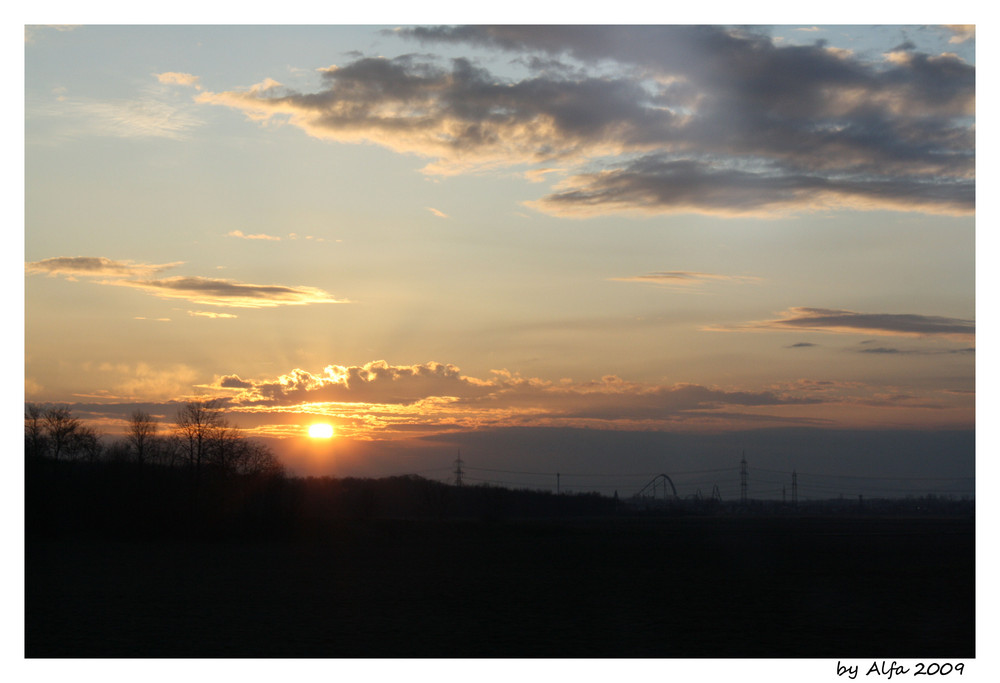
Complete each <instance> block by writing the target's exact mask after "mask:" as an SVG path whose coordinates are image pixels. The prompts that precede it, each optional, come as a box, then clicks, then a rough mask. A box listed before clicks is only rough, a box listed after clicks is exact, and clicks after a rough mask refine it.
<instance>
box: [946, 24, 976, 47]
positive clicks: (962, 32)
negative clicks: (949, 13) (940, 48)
mask: <svg viewBox="0 0 1000 683" xmlns="http://www.w3.org/2000/svg"><path fill="white" fill-rule="evenodd" d="M945 28H946V29H948V30H949V31H951V32H952V34H953V35H952V36H951V38H949V39H948V42H949V43H965V42H968V41H970V40H975V39H976V25H975V24H949V25H947V26H945Z"/></svg>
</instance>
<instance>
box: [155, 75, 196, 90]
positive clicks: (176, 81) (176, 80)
mask: <svg viewBox="0 0 1000 683" xmlns="http://www.w3.org/2000/svg"><path fill="white" fill-rule="evenodd" d="M156 80H158V81H159V82H160V83H165V84H168V85H184V86H189V87H192V88H195V89H197V90H201V85H200V83H199V80H200V79H199V78H198V77H197V76H194V75H192V74H186V73H179V72H176V71H167V72H164V73H161V74H156Z"/></svg>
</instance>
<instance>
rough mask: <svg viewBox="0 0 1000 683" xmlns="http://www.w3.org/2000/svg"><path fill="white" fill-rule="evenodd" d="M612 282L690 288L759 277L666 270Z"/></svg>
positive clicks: (752, 280) (756, 279)
mask: <svg viewBox="0 0 1000 683" xmlns="http://www.w3.org/2000/svg"><path fill="white" fill-rule="evenodd" d="M610 279H611V281H613V282H641V283H644V284H653V285H664V286H668V287H682V288H691V287H699V286H701V285H704V284H706V283H709V282H759V281H760V278H758V277H754V276H752V275H720V274H718V273H699V272H696V271H689V270H667V271H659V272H655V273H647V274H645V275H633V276H632V277H613V278H610Z"/></svg>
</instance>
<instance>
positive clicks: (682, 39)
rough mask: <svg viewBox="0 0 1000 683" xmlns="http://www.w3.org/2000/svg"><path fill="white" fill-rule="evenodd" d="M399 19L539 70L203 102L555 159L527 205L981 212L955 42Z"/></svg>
mask: <svg viewBox="0 0 1000 683" xmlns="http://www.w3.org/2000/svg"><path fill="white" fill-rule="evenodd" d="M393 34H394V35H396V36H402V37H404V38H411V39H414V40H418V41H421V42H423V43H428V44H466V45H473V46H476V47H479V48H486V49H493V50H498V51H505V52H510V53H514V54H516V55H517V56H518V58H519V63H521V64H522V65H524V66H526V67H527V68H528V69H532V70H534V71H533V73H532V75H530V76H526V77H523V78H518V79H505V78H502V77H500V76H498V75H496V74H494V73H491V72H489V71H488V70H487V69H485V68H483V67H481V66H478V65H477V64H474V63H472V62H471V61H469V60H466V59H461V58H459V59H453V60H451V62H450V63H443V62H442V61H440V60H437V59H435V58H433V57H432V56H427V55H421V56H418V55H405V56H402V57H397V58H395V59H386V58H367V57H361V58H358V59H355V60H354V61H351V62H349V63H347V64H344V65H341V66H331V67H326V68H323V69H320V70H319V74H320V78H321V79H322V83H321V84H320V85H319V87H318V88H317V90H316V91H314V92H309V93H302V92H298V91H295V90H292V89H289V88H284V87H282V86H281V85H280V84H279V83H277V82H276V81H274V80H272V79H268V80H266V81H264V82H262V83H260V84H258V85H256V86H253V87H250V88H247V89H243V90H229V91H221V92H209V91H204V92H202V93H200V94H199V95H198V98H197V99H198V101H199V102H202V103H206V104H215V105H220V106H227V107H231V108H235V109H238V110H241V111H243V112H245V113H246V114H247V115H248V116H249V117H250V118H252V119H254V120H256V121H262V122H263V121H283V122H287V123H289V124H291V125H294V126H297V127H300V128H302V129H303V130H304V131H306V132H307V133H308V134H309V135H312V136H315V137H318V138H324V139H330V140H336V141H339V142H373V143H376V144H379V145H383V146H385V147H388V148H390V149H393V150H395V151H398V152H403V153H413V154H417V155H421V156H423V157H425V158H428V159H429V160H430V163H429V164H428V166H427V168H426V170H427V171H428V172H435V173H456V172H460V171H464V170H468V169H483V168H490V167H495V166H514V165H527V166H532V167H536V168H538V169H547V168H550V167H551V166H552V163H553V162H557V164H558V166H559V167H561V168H564V169H567V172H568V173H569V175H568V177H566V178H564V179H563V180H562V182H561V183H559V184H558V185H557V187H556V188H555V191H554V192H553V193H551V194H549V195H547V196H545V197H542V198H541V199H539V200H536V201H534V202H531V203H530V204H529V205H530V206H533V207H534V208H536V209H538V210H541V211H545V212H549V213H552V214H557V215H562V216H579V217H586V216H590V215H595V214H601V213H610V212H630V211H639V212H646V213H676V212H696V213H708V214H715V215H723V216H728V215H761V214H787V213H792V212H800V211H809V210H816V209H825V208H853V209H892V210H897V211H919V212H929V213H949V214H968V213H971V212H972V211H973V210H974V191H975V190H974V188H975V181H974V175H975V133H974V127H973V124H972V117H974V115H975V67H973V66H971V65H969V64H967V63H965V62H963V61H962V60H961V59H959V58H958V57H956V56H955V55H952V54H943V55H932V54H925V53H921V52H918V51H916V50H914V49H908V50H906V51H905V58H899V57H898V56H897V57H887V58H885V59H883V60H881V61H879V60H877V59H876V60H874V61H873V60H871V59H867V58H862V57H860V56H857V55H854V54H852V53H850V52H848V51H845V50H837V49H833V48H829V47H827V46H826V44H825V43H823V42H822V41H818V42H816V43H815V44H813V45H804V46H803V45H784V44H778V43H776V42H775V41H773V40H772V39H771V38H769V37H767V36H764V35H762V34H758V33H755V32H753V31H748V30H740V31H736V30H732V29H727V28H723V27H705V26H465V27H438V28H412V29H400V30H397V31H394V32H393ZM956 35H961V36H967V35H969V33H968V31H964V30H963V31H960V32H958V33H956ZM970 39H971V38H970ZM611 65H617V69H616V70H612V69H611ZM556 67H560V68H556ZM531 172H532V170H531V169H528V170H526V173H529V174H530V173H531ZM535 177H538V176H537V174H536V175H535Z"/></svg>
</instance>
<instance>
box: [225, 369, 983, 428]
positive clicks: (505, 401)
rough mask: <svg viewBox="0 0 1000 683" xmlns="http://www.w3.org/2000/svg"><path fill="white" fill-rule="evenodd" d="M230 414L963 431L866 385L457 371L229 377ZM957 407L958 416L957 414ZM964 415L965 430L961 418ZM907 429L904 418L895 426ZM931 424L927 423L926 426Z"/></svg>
mask: <svg viewBox="0 0 1000 683" xmlns="http://www.w3.org/2000/svg"><path fill="white" fill-rule="evenodd" d="M213 386H214V387H215V388H216V389H217V390H218V391H219V392H222V393H223V394H226V395H228V398H227V399H226V401H227V404H228V405H229V407H230V409H231V410H233V411H235V412H237V413H240V414H243V415H245V416H251V419H253V420H255V421H257V422H258V423H260V424H267V423H268V422H269V421H271V422H275V421H276V422H278V423H282V424H285V423H287V424H293V423H296V422H299V423H300V422H301V421H302V418H298V419H297V420H296V419H295V418H294V417H293V416H295V415H301V414H307V415H310V416H317V415H321V416H324V417H326V418H327V419H330V420H331V421H333V422H334V423H335V424H336V425H337V429H338V432H339V433H341V434H344V435H353V436H358V437H360V438H394V435H395V436H400V435H403V436H406V435H412V434H413V433H414V432H416V433H425V434H431V433H441V432H450V431H456V430H458V431H461V430H468V429H483V428H499V427H503V428H508V427H519V426H521V427H523V426H549V427H551V426H561V427H582V428H590V429H611V430H650V431H678V430H679V431H684V430H692V429H720V428H721V429H732V428H734V427H747V426H762V425H769V424H784V425H796V424H799V425H812V426H829V425H831V424H835V423H836V422H837V420H838V419H841V418H843V416H844V415H845V414H847V413H852V411H853V412H854V413H857V411H867V412H866V413H864V415H865V419H867V420H870V421H873V420H877V419H882V418H880V417H877V416H875V415H874V414H873V413H872V412H871V408H872V407H878V408H880V409H885V410H888V411H890V412H895V411H899V410H901V409H906V410H916V411H928V410H932V411H938V412H940V413H941V414H942V415H943V414H945V413H946V412H948V411H949V410H950V411H957V412H955V413H950V412H948V417H947V418H942V419H959V420H960V419H962V416H963V415H964V416H965V417H966V418H967V417H968V416H967V415H966V414H965V413H962V412H961V410H962V409H961V406H958V403H961V401H967V400H971V399H969V397H967V396H963V397H960V398H959V399H956V398H955V397H953V396H951V397H944V398H942V396H943V394H940V392H938V393H932V394H927V393H923V392H912V391H910V392H908V391H903V390H900V389H899V388H896V387H873V386H868V385H866V384H864V383H860V382H854V383H849V382H847V383H845V382H833V381H821V380H800V381H798V382H792V383H785V384H782V385H775V386H771V387H765V388H760V389H756V390H747V389H743V388H724V387H710V386H702V385H697V384H684V383H682V384H667V383H664V384H656V383H646V382H632V381H627V380H623V379H622V378H620V377H616V376H606V377H602V378H600V379H599V380H590V381H580V382H577V381H572V380H568V379H565V380H561V381H558V382H552V381H547V380H543V379H539V378H529V377H522V376H521V375H519V374H516V373H510V372H508V371H506V370H494V371H492V372H491V375H490V376H489V377H486V378H477V377H473V376H469V375H465V374H463V373H462V372H461V371H460V369H459V368H458V367H456V366H454V365H450V364H442V363H424V364H417V365H391V364H389V363H387V362H385V361H374V362H371V363H367V364H365V365H361V366H340V365H330V366H327V367H326V368H324V369H323V370H322V371H320V372H318V373H316V372H310V371H306V370H302V369H295V370H293V371H291V372H289V373H287V374H285V375H282V376H280V377H278V378H275V379H246V378H242V377H240V376H239V375H224V376H221V377H219V378H217V380H216V381H215V382H214V383H213ZM957 406H958V407H957ZM955 415H958V418H956V417H955ZM891 419H892V420H894V421H898V420H899V419H900V417H899V414H898V413H896V414H894V415H893V417H892V418H891ZM924 419H926V416H925V417H924Z"/></svg>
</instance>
